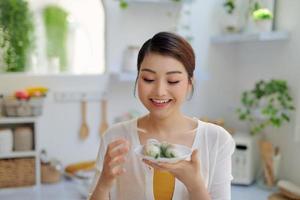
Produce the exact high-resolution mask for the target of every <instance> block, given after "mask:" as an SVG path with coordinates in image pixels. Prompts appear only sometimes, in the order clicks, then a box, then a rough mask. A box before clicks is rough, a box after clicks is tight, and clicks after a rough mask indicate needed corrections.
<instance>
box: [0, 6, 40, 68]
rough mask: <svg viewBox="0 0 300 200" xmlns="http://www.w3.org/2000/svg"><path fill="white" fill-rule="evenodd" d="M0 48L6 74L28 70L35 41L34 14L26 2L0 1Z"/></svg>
mask: <svg viewBox="0 0 300 200" xmlns="http://www.w3.org/2000/svg"><path fill="white" fill-rule="evenodd" d="M0 27H1V28H0V48H1V54H2V55H1V56H2V58H3V64H4V69H3V71H6V72H23V71H25V70H26V63H27V57H28V54H29V51H30V49H31V47H33V41H34V25H33V18H32V14H31V12H30V10H29V5H28V2H27V1H26V0H5V1H0Z"/></svg>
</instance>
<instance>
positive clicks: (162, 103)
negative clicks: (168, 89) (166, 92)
mask: <svg viewBox="0 0 300 200" xmlns="http://www.w3.org/2000/svg"><path fill="white" fill-rule="evenodd" d="M150 101H151V102H152V104H153V105H154V106H156V107H159V108H163V107H166V106H167V105H168V104H169V103H170V102H171V101H172V99H150Z"/></svg>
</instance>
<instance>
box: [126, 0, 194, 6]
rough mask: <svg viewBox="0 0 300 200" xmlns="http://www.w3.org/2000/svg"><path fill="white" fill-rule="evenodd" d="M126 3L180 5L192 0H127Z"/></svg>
mask: <svg viewBox="0 0 300 200" xmlns="http://www.w3.org/2000/svg"><path fill="white" fill-rule="evenodd" d="M126 2H128V3H130V4H131V3H160V4H175V5H177V4H178V5H181V4H182V3H191V2H193V0H179V1H175V0H127V1H126Z"/></svg>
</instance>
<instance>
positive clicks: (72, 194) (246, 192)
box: [0, 180, 270, 200]
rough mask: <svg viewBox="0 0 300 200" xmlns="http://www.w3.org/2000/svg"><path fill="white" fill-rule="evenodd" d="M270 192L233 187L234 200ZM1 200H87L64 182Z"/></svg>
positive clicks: (263, 197) (15, 191) (16, 191)
mask: <svg viewBox="0 0 300 200" xmlns="http://www.w3.org/2000/svg"><path fill="white" fill-rule="evenodd" d="M269 195H270V192H269V191H266V190H262V189H260V188H258V187H257V186H256V185H251V186H236V185H233V186H232V200H253V199H255V200H267V197H268V196H269ZM0 199H8V200H20V199H22V200H83V199H86V198H85V197H84V195H82V192H81V190H80V187H78V184H77V183H76V182H74V181H70V180H64V181H62V182H60V183H57V184H51V185H41V186H40V188H38V187H27V188H10V189H0Z"/></svg>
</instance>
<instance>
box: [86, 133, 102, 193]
mask: <svg viewBox="0 0 300 200" xmlns="http://www.w3.org/2000/svg"><path fill="white" fill-rule="evenodd" d="M105 152H106V144H105V140H104V138H103V137H101V142H100V147H99V151H98V154H97V160H96V173H95V176H94V179H93V181H92V184H91V187H90V191H89V195H88V196H89V197H88V199H90V196H91V195H92V193H93V191H94V190H95V187H96V185H97V182H98V180H99V178H100V175H101V172H102V168H103V161H104V156H105Z"/></svg>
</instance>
